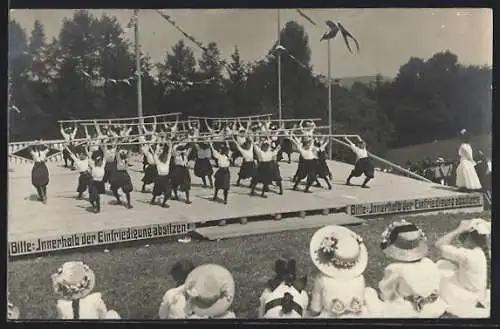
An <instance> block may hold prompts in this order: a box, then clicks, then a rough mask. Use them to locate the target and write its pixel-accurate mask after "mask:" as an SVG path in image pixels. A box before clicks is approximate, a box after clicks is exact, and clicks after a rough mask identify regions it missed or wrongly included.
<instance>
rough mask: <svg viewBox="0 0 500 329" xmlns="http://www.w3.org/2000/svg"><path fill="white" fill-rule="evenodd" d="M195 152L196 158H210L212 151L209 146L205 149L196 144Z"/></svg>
mask: <svg viewBox="0 0 500 329" xmlns="http://www.w3.org/2000/svg"><path fill="white" fill-rule="evenodd" d="M196 154H197V156H198V159H200V160H201V159H210V158H211V157H212V151H211V150H210V148H207V149H202V148H201V147H199V146H198V144H196Z"/></svg>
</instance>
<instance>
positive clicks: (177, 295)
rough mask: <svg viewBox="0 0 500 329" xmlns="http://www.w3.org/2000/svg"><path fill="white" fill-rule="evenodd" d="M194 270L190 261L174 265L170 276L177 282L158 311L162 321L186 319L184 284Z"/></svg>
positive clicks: (165, 296) (167, 293) (184, 260)
mask: <svg viewBox="0 0 500 329" xmlns="http://www.w3.org/2000/svg"><path fill="white" fill-rule="evenodd" d="M193 269H194V265H193V263H192V262H191V261H190V260H187V259H182V260H180V261H178V262H177V263H175V264H174V266H173V267H172V269H171V271H170V275H171V276H172V278H173V279H174V281H175V288H172V289H169V290H167V292H166V293H165V295H164V296H163V300H162V302H161V305H160V310H159V311H158V316H159V318H160V319H162V320H164V319H186V318H187V317H188V316H189V314H186V297H185V296H184V282H185V281H186V278H187V276H188V275H189V273H191V271H192V270H193Z"/></svg>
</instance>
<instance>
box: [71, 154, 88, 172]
mask: <svg viewBox="0 0 500 329" xmlns="http://www.w3.org/2000/svg"><path fill="white" fill-rule="evenodd" d="M73 160H74V161H75V167H76V168H77V169H78V171H79V172H80V173H84V172H86V171H89V168H90V167H89V159H83V160H81V159H78V158H77V157H74V158H73Z"/></svg>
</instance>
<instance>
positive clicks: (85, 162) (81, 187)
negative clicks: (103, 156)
mask: <svg viewBox="0 0 500 329" xmlns="http://www.w3.org/2000/svg"><path fill="white" fill-rule="evenodd" d="M97 147H99V146H98V145H97ZM64 148H65V150H67V151H68V153H69V155H70V157H71V158H72V159H73V161H74V162H75V167H76V169H77V170H78V172H79V173H80V175H79V176H78V185H77V187H76V192H77V193H78V195H77V197H76V198H77V199H78V200H81V199H82V198H83V193H84V192H85V191H87V189H88V187H89V183H90V181H91V179H92V175H91V174H90V167H89V158H88V157H87V154H92V153H91V152H92V151H91V150H90V147H89V150H88V152H85V150H83V148H84V146H82V147H81V148H80V150H79V151H78V152H77V153H78V157H77V156H76V155H75V154H74V153H73V152H72V151H71V150H70V149H69V148H68V145H67V144H66V145H64ZM94 152H95V151H94ZM98 157H100V156H99V155H96V156H95V159H97V158H98Z"/></svg>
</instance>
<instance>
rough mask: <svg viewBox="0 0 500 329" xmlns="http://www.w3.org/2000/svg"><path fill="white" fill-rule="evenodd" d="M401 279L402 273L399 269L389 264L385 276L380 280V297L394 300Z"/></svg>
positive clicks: (385, 299)
mask: <svg viewBox="0 0 500 329" xmlns="http://www.w3.org/2000/svg"><path fill="white" fill-rule="evenodd" d="M399 281H400V274H399V272H398V271H397V269H396V268H395V267H394V266H392V265H389V266H387V267H386V268H385V270H384V277H383V279H382V280H381V281H380V282H379V284H378V288H379V290H380V295H381V296H380V297H381V299H382V300H384V301H390V300H393V299H394V297H395V295H397V289H398V285H399Z"/></svg>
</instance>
